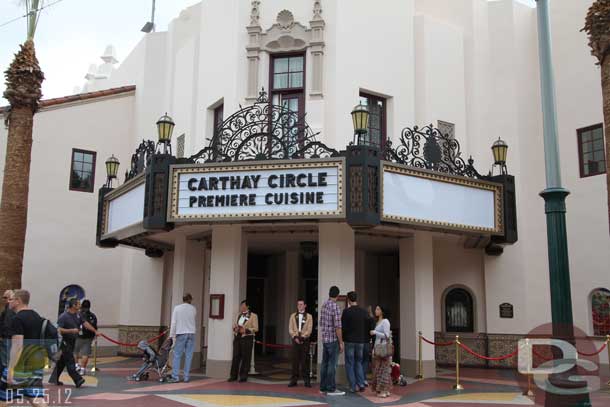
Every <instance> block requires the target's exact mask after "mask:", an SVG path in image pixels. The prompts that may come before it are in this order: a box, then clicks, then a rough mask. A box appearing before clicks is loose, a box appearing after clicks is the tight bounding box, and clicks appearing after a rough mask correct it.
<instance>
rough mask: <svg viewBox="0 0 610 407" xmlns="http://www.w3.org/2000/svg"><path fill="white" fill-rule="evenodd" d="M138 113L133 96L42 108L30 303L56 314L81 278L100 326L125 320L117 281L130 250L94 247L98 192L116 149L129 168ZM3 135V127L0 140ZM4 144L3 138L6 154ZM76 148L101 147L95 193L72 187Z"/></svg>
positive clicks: (27, 282) (35, 157)
mask: <svg viewBox="0 0 610 407" xmlns="http://www.w3.org/2000/svg"><path fill="white" fill-rule="evenodd" d="M133 116H134V97H133V95H130V94H127V95H125V94H124V95H118V96H115V97H112V98H109V99H100V100H97V101H96V102H95V103H87V102H80V103H75V104H71V105H64V106H62V107H60V108H48V109H42V110H41V111H39V112H38V113H37V114H36V116H35V121H34V133H33V140H34V142H33V147H32V167H31V171H30V192H29V203H28V229H27V235H26V244H25V256H24V262H23V284H22V285H23V287H24V288H25V289H28V290H30V292H31V294H32V303H31V304H32V306H33V307H34V308H36V309H37V310H38V311H39V312H40V313H41V314H42V315H45V316H47V317H49V318H51V319H54V318H56V317H57V307H58V301H59V292H60V291H61V289H62V288H64V287H65V286H67V285H69V284H78V285H80V286H82V287H83V288H84V290H85V295H86V297H87V298H89V299H90V300H91V302H92V306H93V307H92V309H93V311H94V312H95V313H96V314H97V315H98V318H99V321H100V324H101V325H116V324H118V322H119V304H120V298H121V295H120V294H121V293H120V289H117V287H119V285H120V282H121V258H122V256H123V254H124V253H125V252H126V251H127V250H126V249H122V248H118V249H115V250H103V249H99V248H97V247H96V246H95V228H96V219H97V202H98V194H97V191H98V189H99V188H100V187H101V186H102V185H103V184H104V182H105V178H106V169H105V165H104V162H105V161H106V159H107V158H108V157H109V156H110V155H111V154H116V155H117V156H119V157H121V161H122V164H121V168H120V169H124V168H125V162H126V160H125V158H123V157H126V156H127V152H128V151H129V150H130V149H131V143H130V142H129V140H130V138H131V134H132V131H133ZM5 137H6V129H5V128H4V126H2V127H1V128H0V138H1V139H2V140H6V138H5ZM5 148H6V147H5V144H4V143H2V145H1V149H0V156H1V157H2V160H4V156H5V151H6V150H5ZM72 148H79V149H84V150H91V151H95V152H96V153H97V158H96V168H95V189H94V192H93V193H89V192H76V191H70V190H69V180H70V164H71V158H72ZM2 168H4V166H3V167H2Z"/></svg>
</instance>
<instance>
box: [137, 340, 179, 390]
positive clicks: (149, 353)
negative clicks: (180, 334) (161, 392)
mask: <svg viewBox="0 0 610 407" xmlns="http://www.w3.org/2000/svg"><path fill="white" fill-rule="evenodd" d="M171 348H172V339H171V338H167V339H166V340H165V342H163V344H162V345H161V348H159V351H158V352H157V351H155V350H154V349H153V347H152V346H150V344H149V343H148V342H146V341H140V342H139V343H138V349H140V350H141V351H142V352H143V356H142V358H143V359H144V364H143V365H142V367H141V368H140V370H138V371H137V372H136V373H134V374H133V375H131V379H132V380H135V381H136V382H139V381H141V380H148V377H149V374H150V372H151V371H153V372H155V373H156V374H157V376H159V381H160V382H164V381H165V378H166V372H167V370H168V363H167V362H168V359H169V351H170V350H171Z"/></svg>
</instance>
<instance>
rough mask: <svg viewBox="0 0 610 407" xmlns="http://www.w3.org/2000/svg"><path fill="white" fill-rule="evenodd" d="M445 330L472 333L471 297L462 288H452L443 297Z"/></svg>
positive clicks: (472, 312)
mask: <svg viewBox="0 0 610 407" xmlns="http://www.w3.org/2000/svg"><path fill="white" fill-rule="evenodd" d="M445 330H446V331H447V332H474V308H473V301H472V295H470V293H469V292H468V291H467V290H465V289H463V288H453V289H452V290H450V291H449V292H448V293H447V295H446V296H445Z"/></svg>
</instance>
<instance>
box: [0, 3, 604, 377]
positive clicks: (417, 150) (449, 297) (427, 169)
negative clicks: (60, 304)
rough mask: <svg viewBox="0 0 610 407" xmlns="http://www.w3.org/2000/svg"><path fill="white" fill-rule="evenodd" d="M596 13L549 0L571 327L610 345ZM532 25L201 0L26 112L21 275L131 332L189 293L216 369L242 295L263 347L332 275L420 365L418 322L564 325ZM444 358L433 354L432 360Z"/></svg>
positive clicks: (209, 363) (482, 334)
mask: <svg viewBox="0 0 610 407" xmlns="http://www.w3.org/2000/svg"><path fill="white" fill-rule="evenodd" d="M566 3H569V4H566ZM589 5H590V1H586V0H577V1H571V2H555V3H553V7H552V10H551V11H552V17H553V28H554V40H555V48H554V52H555V55H554V57H555V66H556V73H557V96H558V115H559V138H560V146H561V160H562V161H561V162H562V167H561V168H562V175H563V177H564V183H565V185H566V187H567V188H568V189H569V190H570V191H571V192H572V194H571V195H570V197H569V198H568V201H567V205H568V212H567V227H568V239H569V242H568V243H569V251H570V267H571V270H572V300H573V308H574V319H575V321H576V324H577V325H578V326H579V327H580V328H581V329H582V330H583V331H584V332H585V333H586V334H587V335H588V336H590V337H591V338H592V339H593V340H594V341H596V343H597V344H598V345H600V344H601V341H602V340H603V339H604V336H605V335H606V334H607V333H608V330H609V329H610V315H609V314H607V313H606V311H605V310H607V305H604V304H609V303H610V291H608V289H610V277H609V274H608V264H609V262H610V251H609V250H608V247H609V243H610V237H609V232H608V231H609V225H608V218H609V216H608V215H609V213H608V208H607V206H606V200H605V193H606V190H605V168H606V162H605V158H604V153H603V147H600V145H601V146H603V137H604V134H603V128H602V127H601V125H599V123H600V122H601V121H602V111H601V106H602V103H601V90H600V85H599V70H598V68H596V67H595V65H594V63H595V61H594V59H593V58H592V57H591V56H589V53H588V49H587V42H586V38H585V36H584V34H582V33H580V32H579V31H578V30H579V29H580V26H581V25H582V21H583V19H584V15H585V12H586V9H587V7H588V6H589ZM581 16H582V17H581ZM536 38H537V33H536V13H535V9H532V8H530V7H528V6H526V5H524V4H522V3H521V2H519V1H511V0H500V1H495V2H488V1H484V0H459V1H455V0H425V1H424V0H421V1H420V0H384V1H381V2H375V3H372V2H369V1H365V0H350V1H349V2H347V1H345V2H340V1H319V0H317V1H314V0H311V1H300V2H290V4H288V3H287V2H285V1H279V0H260V1H259V0H254V1H251V2H249V1H248V2H246V1H226V0H204V1H202V2H200V3H198V4H196V5H194V6H192V7H190V8H188V9H186V10H184V11H183V12H182V13H181V14H180V16H179V17H177V18H176V19H175V20H174V21H173V22H172V23H171V24H170V27H169V30H168V31H167V32H157V33H151V34H147V35H146V36H144V37H143V39H142V41H141V42H140V43H139V44H138V45H137V46H136V48H135V49H134V50H133V51H132V52H131V54H130V55H129V56H128V57H127V59H126V60H125V61H123V63H122V64H121V65H120V66H118V67H117V68H116V69H115V70H114V71H113V72H112V75H110V76H109V77H108V78H106V79H104V80H103V81H100V82H99V83H95V82H94V81H93V82H91V83H89V84H88V86H87V88H88V89H89V90H91V91H92V92H91V93H87V94H80V95H76V96H73V97H68V98H63V99H61V100H54V101H47V102H45V103H46V105H44V104H43V109H42V110H41V111H40V112H39V113H38V114H37V115H36V121H35V132H34V140H35V145H34V150H33V168H32V179H31V182H32V187H31V192H30V214H29V219H28V221H29V225H28V237H27V246H26V259H25V264H24V286H25V287H28V286H30V287H32V292H33V296H34V298H39V301H40V303H39V305H40V307H41V308H42V309H46V310H47V312H48V313H51V310H52V312H55V309H57V295H58V293H59V292H60V291H61V290H62V288H63V287H65V286H68V285H70V284H72V285H74V286H76V287H75V288H74V290H78V289H79V288H80V289H82V290H83V291H86V294H85V295H86V296H87V297H89V298H91V299H92V300H93V302H94V304H96V303H97V304H98V305H97V312H98V314H101V319H103V320H105V321H107V324H108V325H107V326H106V328H105V329H106V331H107V332H108V335H111V336H114V337H117V338H119V339H121V340H122V341H126V342H136V341H137V340H139V339H141V338H147V337H153V336H155V335H156V334H158V333H159V332H162V331H163V330H164V329H165V327H167V326H168V324H169V322H170V316H171V309H172V307H173V306H175V305H176V304H178V303H179V302H181V299H182V295H183V293H184V292H190V293H191V294H192V295H193V297H194V301H193V303H194V305H195V306H196V307H197V309H198V311H199V312H198V318H199V320H198V325H199V326H200V327H201V330H200V332H199V335H198V339H197V344H196V346H197V349H198V351H199V356H200V357H198V358H197V360H199V361H201V363H202V364H203V365H204V366H205V369H206V372H207V374H208V375H210V376H213V377H226V376H227V374H228V369H229V365H230V360H231V340H230V338H231V326H232V324H233V323H234V319H235V316H236V314H237V311H238V305H239V302H240V301H241V300H242V299H244V298H248V299H249V301H250V302H251V304H252V309H253V310H254V311H255V312H257V313H258V315H259V321H260V326H261V331H260V333H259V335H258V337H257V339H258V340H260V341H261V342H264V343H269V344H285V343H288V342H289V338H288V317H289V315H290V313H291V312H293V311H294V307H295V301H296V299H297V298H298V297H304V298H305V300H306V302H307V304H308V310H309V311H310V312H312V313H313V314H314V316H316V317H317V308H318V304H321V303H322V302H323V301H324V300H325V299H326V298H327V294H328V289H329V288H330V286H332V285H337V286H338V287H339V288H340V290H341V294H346V293H347V292H348V291H351V290H356V291H357V292H358V293H359V296H360V298H359V299H360V301H359V303H360V304H361V305H365V306H366V305H372V306H373V307H374V306H375V305H377V304H382V305H385V306H387V307H388V308H389V309H390V310H391V311H392V313H391V316H390V321H391V324H392V332H393V336H394V341H395V344H396V354H395V357H396V358H398V359H400V361H401V365H402V367H403V369H404V370H405V371H406V372H407V373H408V374H410V375H415V372H416V361H417V342H418V331H421V332H422V334H423V335H424V336H425V337H427V338H430V339H433V338H436V339H438V340H445V339H447V338H454V337H455V335H460V337H461V338H462V340H463V341H464V343H466V344H467V345H468V346H470V347H471V348H473V349H475V350H476V351H477V352H479V353H482V354H487V355H491V356H497V355H502V354H505V353H509V352H510V351H512V350H513V349H514V347H515V345H516V342H517V340H518V339H520V338H522V337H524V336H525V335H526V334H527V333H528V332H530V331H531V330H533V329H535V328H536V327H538V326H540V325H543V324H545V323H548V322H550V299H549V296H550V295H549V284H550V283H549V277H548V261H547V244H546V227H545V225H546V224H545V216H544V201H543V200H542V198H540V196H539V195H538V194H539V192H540V191H542V190H543V189H544V187H545V179H544V153H543V141H542V114H541V109H540V106H541V103H540V92H539V74H538V72H539V67H538V58H537V47H536V44H537V41H536ZM575 100H576V101H578V102H577V103H575ZM1 131H5V130H1ZM55 134H57V135H59V134H61V135H63V137H62V139H61V140H60V141H58V140H57V137H53V140H51V136H52V135H55ZM600 143H601V144H600ZM506 145H507V146H508V155H506V149H505V146H506ZM492 146H494V148H492ZM111 156H114V157H115V158H116V159H118V161H119V162H120V164H119V169H118V176H117V177H116V179H114V178H112V177H110V179H109V180H107V179H105V178H106V169H105V164H106V162H108V163H109V164H111V163H114V160H110V161H109V160H107V159H108V158H109V157H111ZM2 157H4V154H2ZM66 157H69V158H71V160H69V161H68V162H66ZM505 157H506V158H505ZM109 167H112V168H113V167H114V164H113V165H109ZM112 168H111V169H112ZM68 174H70V177H71V179H72V180H73V181H75V182H74V185H72V183H71V185H70V186H71V189H74V190H79V189H81V190H85V192H81V191H71V190H70V188H66V185H65V184H66V182H65V181H66V177H68ZM111 175H113V174H112V172H111ZM85 181H86V182H85ZM72 187H74V188H72ZM87 191H88V192H87ZM96 215H97V216H96ZM94 236H95V239H96V240H95V241H94V240H93V238H94ZM68 254H69V255H68ZM45 275H52V276H53V278H52V280H53V281H50V282H49V281H48V279H45V278H43V277H44V276H45ZM43 281H44V282H43ZM45 307H46V308H45ZM105 345H106V344H105ZM108 349H110V348H108ZM113 350H117V351H120V352H122V353H129V352H130V349H129V348H120V349H113ZM256 352H257V353H258V354H261V355H264V354H267V353H269V352H271V350H270V349H269V348H266V347H265V346H257V350H256ZM451 352H452V351H451V350H447V349H442V350H437V351H436V352H435V350H434V348H432V347H424V349H423V367H424V372H423V373H424V375H425V376H428V377H429V376H432V375H434V367H435V365H442V364H450V363H453V356H452V353H451ZM603 358H605V356H602V362H603V363H605V364H606V365H607V360H605V359H603ZM464 363H465V364H466V365H471V366H509V365H513V364H514V363H515V360H508V361H502V362H489V363H488V364H486V362H484V361H480V360H477V359H475V358H471V357H469V356H467V357H465V360H464Z"/></svg>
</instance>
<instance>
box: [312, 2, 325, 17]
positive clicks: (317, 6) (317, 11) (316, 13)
mask: <svg viewBox="0 0 610 407" xmlns="http://www.w3.org/2000/svg"><path fill="white" fill-rule="evenodd" d="M317 20H323V18H322V1H321V0H315V1H314V2H313V21H317Z"/></svg>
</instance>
